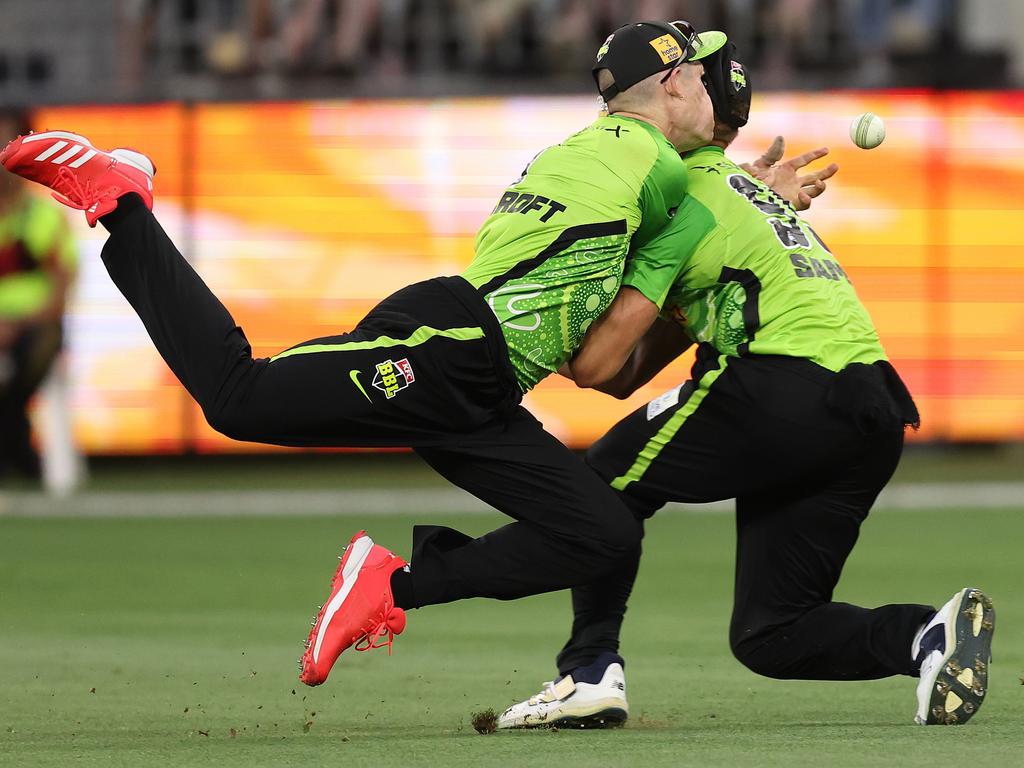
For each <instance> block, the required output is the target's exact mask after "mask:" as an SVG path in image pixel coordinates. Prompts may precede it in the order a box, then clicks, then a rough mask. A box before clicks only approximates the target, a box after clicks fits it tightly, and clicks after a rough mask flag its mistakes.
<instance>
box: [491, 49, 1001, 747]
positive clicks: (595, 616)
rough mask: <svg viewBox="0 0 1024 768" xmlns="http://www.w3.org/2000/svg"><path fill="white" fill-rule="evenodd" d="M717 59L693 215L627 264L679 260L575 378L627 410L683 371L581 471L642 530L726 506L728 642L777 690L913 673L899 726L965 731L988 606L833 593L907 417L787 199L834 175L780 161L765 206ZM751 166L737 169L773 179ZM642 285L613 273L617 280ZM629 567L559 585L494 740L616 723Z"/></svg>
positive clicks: (853, 308) (584, 360)
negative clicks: (741, 152)
mask: <svg viewBox="0 0 1024 768" xmlns="http://www.w3.org/2000/svg"><path fill="white" fill-rule="evenodd" d="M731 54H732V51H731V50H730V49H729V48H726V49H723V51H722V52H721V54H720V55H718V56H716V57H711V58H709V59H707V60H706V62H705V66H706V68H707V69H708V81H709V90H710V91H711V96H712V101H713V102H714V103H715V107H716V114H717V115H718V123H717V125H716V134H715V140H714V141H713V142H712V144H711V145H709V146H706V147H703V148H700V149H697V150H694V151H692V152H690V153H687V154H686V155H685V160H686V165H687V176H688V187H687V188H688V198H687V201H686V202H685V203H684V204H683V205H682V206H680V208H679V211H678V212H677V214H676V218H675V219H674V220H673V221H672V223H671V224H670V225H669V227H668V228H666V229H665V230H664V231H663V232H662V233H661V234H660V235H658V236H657V237H655V238H654V239H653V240H651V241H650V242H648V243H647V244H645V245H643V246H641V247H640V253H639V254H638V255H640V256H642V257H645V258H649V259H651V260H652V261H659V262H660V263H668V259H667V258H666V257H665V256H659V255H658V254H660V252H662V251H668V252H673V253H675V254H676V255H677V257H678V258H677V261H676V264H677V269H678V273H677V276H676V278H675V281H674V283H673V284H672V287H671V289H670V290H669V291H668V293H667V295H666V296H665V297H664V301H663V302H662V303H661V304H660V307H661V319H660V320H658V321H655V322H654V323H653V324H652V325H650V328H649V330H648V331H647V333H646V334H645V335H644V336H643V338H642V339H641V340H640V342H639V343H638V344H637V345H636V347H635V348H634V350H633V352H632V353H631V355H630V356H629V357H628V359H627V360H626V361H625V364H624V365H622V366H621V367H620V369H619V370H618V372H617V373H616V374H615V375H614V376H612V377H607V376H605V375H604V374H594V372H593V370H592V369H593V367H594V366H603V370H607V368H608V363H607V361H606V359H605V357H604V356H605V355H606V354H607V350H606V348H604V347H602V354H601V355H599V356H597V358H594V357H589V358H588V346H589V345H590V344H591V342H593V341H595V340H596V341H598V342H599V343H600V342H601V340H600V338H598V337H599V336H600V335H602V332H601V328H600V326H598V327H596V328H595V330H594V331H593V332H592V333H591V334H590V335H589V336H588V337H587V339H586V340H585V342H584V344H583V347H582V349H581V351H580V352H579V353H578V354H577V356H576V358H575V359H574V361H573V363H572V365H571V366H570V367H569V368H570V369H571V372H573V373H577V372H579V373H583V374H584V375H585V376H589V377H590V380H592V381H593V380H596V381H597V383H596V386H597V388H599V389H602V390H603V391H606V392H609V393H611V394H614V395H617V396H620V397H626V396H628V395H629V394H631V393H632V392H633V391H634V390H635V389H636V388H637V387H638V386H640V385H641V384H643V383H645V382H646V381H648V380H650V378H651V377H652V376H653V375H654V374H655V373H656V372H657V371H658V370H660V369H661V368H663V367H664V366H665V365H666V364H667V363H668V362H670V361H671V360H672V359H674V358H675V357H677V356H678V355H679V354H680V353H681V352H682V351H683V350H685V349H686V348H688V347H689V346H691V345H692V344H697V357H696V362H695V363H694V366H693V370H692V379H691V380H690V381H687V382H686V383H684V384H681V385H680V386H678V387H675V388H674V389H672V390H670V391H669V392H667V393H666V394H664V395H662V396H661V397H658V398H656V399H655V400H653V401H651V402H650V403H648V404H647V405H646V406H645V407H643V408H640V409H639V410H638V411H636V412H635V413H633V414H632V415H630V416H628V417H626V418H625V419H623V420H622V421H621V422H619V423H618V424H617V425H615V426H614V427H613V428H612V429H611V430H610V431H609V432H608V434H607V435H605V436H604V437H603V438H601V439H600V440H599V441H598V442H597V443H595V444H594V446H593V447H592V448H591V449H590V451H589V452H588V454H587V462H588V463H589V464H590V466H591V467H593V468H594V470H595V471H597V473H598V474H600V475H601V476H602V477H603V478H605V480H606V481H607V482H608V483H609V484H610V485H611V487H612V488H614V489H615V491H616V492H617V493H618V494H619V497H620V498H621V499H622V501H623V502H624V503H625V504H626V505H627V506H628V507H629V508H630V509H631V510H632V511H633V513H634V514H635V515H636V516H637V518H638V519H641V520H642V519H646V518H649V517H650V516H651V515H653V514H654V513H655V512H656V511H657V510H658V509H659V508H660V507H661V506H663V505H664V504H665V503H666V502H669V501H677V502H688V503H702V502H710V501H718V500H723V499H731V498H735V499H736V526H737V550H736V582H735V599H734V607H733V616H732V622H731V626H730V628H729V641H730V645H731V648H732V651H733V653H734V654H735V656H736V658H737V659H738V660H739V661H740V662H742V663H743V664H744V665H746V666H747V667H748V668H749V669H751V670H753V671H754V672H756V673H758V674H761V675H766V676H769V677H774V678H781V679H804V680H870V679H875V678H881V677H887V676H891V675H909V676H912V677H917V678H919V682H918V686H917V699H918V706H917V711H916V714H915V720H916V721H917V722H918V723H921V724H953V723H963V722H965V721H966V720H968V719H969V718H970V717H971V716H972V715H973V714H974V713H975V712H976V711H977V710H978V708H979V707H980V706H981V704H982V702H983V701H984V697H985V693H986V686H987V680H988V665H989V663H990V661H991V641H992V632H993V629H994V612H993V609H992V601H991V600H990V599H989V598H988V597H986V596H985V595H984V594H983V593H982V592H980V591H979V590H977V589H975V588H971V587H967V588H964V589H961V590H960V591H958V592H957V593H956V594H955V595H954V596H953V598H952V599H951V600H950V601H949V602H947V603H946V604H945V605H944V606H943V607H942V608H940V609H938V610H936V609H935V608H934V607H932V606H930V605H903V604H893V605H885V606H882V607H879V608H862V607H859V606H855V605H849V604H847V603H839V602H835V601H833V599H832V593H833V590H834V588H835V586H836V583H837V582H838V579H839V576H840V573H841V571H842V568H843V564H844V563H845V561H846V558H847V556H848V555H849V553H850V551H851V549H852V548H853V546H854V544H855V543H856V540H857V535H858V531H859V528H860V525H861V523H862V522H863V521H864V519H865V518H866V516H867V514H868V512H869V510H870V509H871V506H872V504H873V503H874V501H875V498H876V497H877V495H878V493H879V492H880V491H881V489H882V488H883V486H884V485H885V484H886V482H888V480H889V478H890V477H891V475H892V473H893V471H894V470H895V468H896V465H897V463H898V461H899V457H900V453H901V451H902V447H903V432H904V427H905V426H906V425H908V424H913V425H915V426H916V424H917V422H918V415H917V409H916V407H915V405H914V402H913V400H912V399H911V397H910V394H909V393H908V392H907V389H906V387H905V386H904V385H903V383H902V381H901V380H900V378H899V376H898V375H897V373H896V371H895V369H894V368H893V367H892V365H891V364H890V363H889V362H888V360H887V358H886V354H885V351H884V349H883V348H882V345H881V343H880V341H879V338H878V334H877V332H876V330H875V327H874V324H873V323H872V321H871V318H870V316H869V315H868V313H867V311H866V309H865V308H864V306H863V304H862V303H861V302H860V300H859V299H858V298H857V294H856V291H855V290H854V287H853V284H852V282H851V281H850V279H849V276H848V275H847V274H846V272H845V271H844V269H843V268H842V266H841V265H840V263H839V261H838V259H837V258H836V256H835V255H834V254H833V253H832V252H831V251H830V250H829V249H828V248H827V247H826V245H825V244H824V243H823V242H822V240H821V239H820V238H819V237H818V235H817V234H816V233H815V232H814V230H813V229H812V228H811V227H810V225H809V224H808V223H807V222H806V221H804V220H803V219H802V218H800V216H799V215H798V213H797V211H796V210H795V208H794V205H793V204H792V202H793V201H802V202H803V203H804V204H809V202H810V200H809V196H815V195H816V194H819V193H820V191H821V190H822V189H823V186H822V183H823V181H824V178H827V176H829V175H831V172H834V170H833V169H828V170H826V171H825V172H824V173H821V172H819V173H818V174H811V175H808V176H805V177H802V178H796V177H795V175H794V174H793V173H792V171H793V167H792V166H790V167H789V168H788V169H781V170H788V171H789V172H790V174H789V178H788V179H787V180H785V181H784V182H783V183H781V184H779V183H777V184H776V187H777V188H779V189H781V190H782V191H783V192H784V194H781V195H780V194H779V193H778V192H776V191H775V190H773V189H772V188H770V187H768V186H767V185H766V184H765V183H763V182H762V181H761V180H760V179H759V178H756V177H755V175H752V174H751V173H748V172H747V171H746V170H744V169H743V168H741V167H740V166H738V165H737V164H735V163H734V162H732V161H731V160H729V159H728V158H727V157H726V156H725V154H724V148H725V147H726V146H728V144H729V142H730V141H732V139H733V138H735V136H736V133H737V129H738V128H739V127H740V126H741V125H742V124H744V123H745V122H746V116H747V109H746V107H747V106H749V82H748V79H747V75H746V72H745V70H744V69H743V67H742V65H740V64H739V63H738V62H736V61H735V60H734V58H733V57H732V55H731ZM716 67H718V68H717V69H716ZM716 75H717V77H716ZM716 83H717V84H718V88H717V89H716V88H715V84H716ZM740 83H742V87H739V86H738V84H740ZM729 86H731V87H729ZM716 90H717V91H718V93H716ZM744 92H745V95H744ZM737 102H739V107H737ZM823 153H824V151H823V150H822V151H818V152H816V153H811V154H810V155H808V156H806V157H804V158H801V159H800V160H799V161H798V162H797V163H796V165H797V166H798V165H800V164H801V163H803V162H805V161H806V160H807V159H808V158H809V157H813V156H816V155H817V156H820V155H822V154H823ZM767 165H771V163H768V164H766V165H763V166H761V167H755V168H753V169H752V170H754V171H755V173H756V174H757V175H761V176H763V175H766V174H775V173H776V172H777V171H779V170H780V169H773V168H768V167H766V166H767ZM830 171H831V172H830ZM787 189H788V192H786V190H787ZM808 190H809V191H808ZM648 279H649V278H648V276H640V275H637V274H636V273H634V272H633V271H632V270H631V269H630V268H628V267H627V273H626V275H625V278H624V281H623V282H624V284H625V285H626V286H638V285H639V286H643V285H646V283H645V281H646V280H648ZM626 290H630V289H629V288H626V289H624V291H626ZM616 302H617V303H618V302H619V300H618V299H617V300H616ZM615 311H616V307H614V306H613V307H612V309H611V310H610V313H614V312H615ZM608 348H609V349H610V347H608ZM595 360H596V362H594V361H595ZM620 362H622V358H621V357H620V358H619V359H618V360H617V361H616V362H614V363H613V364H612V367H613V368H614V366H616V365H618V363H620ZM639 560H640V548H639V547H637V548H636V549H635V550H634V552H633V558H632V559H631V560H626V561H622V563H621V565H620V566H619V567H618V568H617V569H616V570H615V571H613V572H611V573H609V574H607V575H605V576H603V577H602V578H601V579H599V580H597V581H596V582H594V583H592V584H590V585H587V586H583V587H576V588H575V589H574V590H573V609H574V612H575V621H574V623H573V628H572V633H571V637H570V639H569V641H568V643H566V645H565V647H564V648H563V649H562V651H561V653H560V654H559V656H558V659H557V665H558V670H559V676H558V677H557V678H556V679H555V680H554V681H553V682H551V683H547V684H545V686H544V688H543V690H541V692H540V693H538V694H537V695H536V696H534V697H532V698H530V699H528V700H526V701H523V702H520V703H518V704H515V705H513V706H512V707H510V708H509V709H508V710H506V711H505V712H504V713H503V714H502V716H501V718H500V720H499V727H504V728H517V727H545V726H552V725H563V726H564V725H569V726H577V727H603V726H608V725H616V724H620V723H622V722H624V721H625V720H626V718H627V716H628V705H627V702H626V693H625V675H624V661H623V659H622V657H621V656H619V655H618V648H619V631H620V628H621V624H622V620H623V616H624V613H625V609H626V602H627V599H628V597H629V594H630V591H631V589H632V585H633V581H634V579H635V576H636V572H637V567H638V564H639ZM694 586H698V585H694ZM681 594H682V595H683V597H682V600H683V601H684V602H685V590H684V591H683V592H682V593H681Z"/></svg>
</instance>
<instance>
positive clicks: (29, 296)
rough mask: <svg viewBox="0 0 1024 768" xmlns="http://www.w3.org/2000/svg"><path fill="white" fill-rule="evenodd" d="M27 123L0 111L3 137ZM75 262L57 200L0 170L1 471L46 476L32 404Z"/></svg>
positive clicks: (58, 339) (56, 341)
mask: <svg viewBox="0 0 1024 768" xmlns="http://www.w3.org/2000/svg"><path fill="white" fill-rule="evenodd" d="M28 129H29V126H28V121H27V119H26V116H25V114H24V113H22V112H20V111H13V110H11V111H3V112H0V145H2V144H6V143H7V142H8V141H9V140H10V139H12V138H14V137H15V136H17V135H19V134H21V133H26V132H27V131H28ZM75 263H76V254H75V248H74V244H73V242H72V240H71V237H70V234H69V232H68V227H67V222H66V221H65V219H64V217H63V214H62V213H61V212H60V211H59V210H58V208H57V206H54V205H53V204H52V203H51V202H50V201H47V200H43V199H39V198H37V197H35V196H33V195H30V194H29V192H28V190H27V189H26V188H25V185H24V184H23V182H22V181H21V179H19V178H18V177H16V176H14V175H12V174H9V173H6V172H2V173H0V477H3V476H5V475H10V474H12V473H13V474H18V475H21V476H23V477H28V478H32V479H38V478H39V477H40V462H39V456H38V454H37V453H36V452H35V450H34V449H33V447H32V443H31V440H30V429H29V420H28V414H27V408H28V404H29V400H30V399H31V398H32V395H33V394H34V393H35V391H36V390H37V389H38V388H39V385H40V384H41V383H42V382H43V380H44V379H45V378H46V374H47V372H48V371H49V370H50V367H51V365H52V364H53V362H54V360H55V359H56V357H57V355H58V353H59V352H60V349H61V343H62V327H61V326H62V318H63V316H64V310H65V304H66V301H67V296H68V288H69V287H70V284H71V279H72V277H73V275H74V271H75Z"/></svg>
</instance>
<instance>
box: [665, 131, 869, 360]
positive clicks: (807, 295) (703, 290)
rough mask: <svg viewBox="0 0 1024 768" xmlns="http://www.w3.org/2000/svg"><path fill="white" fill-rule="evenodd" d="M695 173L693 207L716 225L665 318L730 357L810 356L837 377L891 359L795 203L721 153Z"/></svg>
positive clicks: (701, 157)
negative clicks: (844, 370)
mask: <svg viewBox="0 0 1024 768" xmlns="http://www.w3.org/2000/svg"><path fill="white" fill-rule="evenodd" d="M687 166H688V168H689V187H688V192H689V198H688V202H687V205H692V206H700V207H702V208H704V209H705V210H706V212H707V214H708V225H707V229H706V232H705V233H704V234H703V237H702V239H701V240H700V242H699V244H698V245H697V246H696V248H695V249H693V250H692V253H691V254H690V255H689V258H688V260H687V261H686V264H685V265H684V266H683V268H682V271H681V273H680V275H679V277H678V279H677V281H676V283H675V284H674V286H673V290H672V291H671V292H670V294H669V297H668V299H667V301H666V303H665V311H666V313H668V314H670V315H672V316H674V317H675V319H677V320H679V321H681V322H684V324H685V325H686V326H687V328H688V331H689V333H690V334H691V335H692V336H693V337H694V338H695V339H696V340H698V341H708V342H710V343H712V344H713V346H715V348H716V349H718V350H719V351H720V352H722V353H724V354H731V355H736V354H739V355H742V354H746V353H748V352H749V353H752V354H773V355H788V356H792V357H803V358H806V359H809V360H812V361H814V362H816V363H818V364H819V365H821V366H824V367H825V368H828V369H830V370H833V371H838V370H841V369H842V368H844V367H845V366H846V365H848V364H850V363H853V362H861V363H871V362H875V361H877V360H884V359H885V352H884V350H883V349H882V346H881V343H880V342H879V339H878V334H877V331H876V330H875V327H874V324H873V323H872V321H871V317H870V316H869V314H868V312H867V310H866V309H865V307H864V305H863V304H862V303H861V301H860V299H859V298H858V297H857V294H856V291H855V290H854V287H853V285H852V283H851V282H850V280H849V278H848V276H847V275H846V272H845V271H844V270H843V268H842V266H840V264H839V261H838V260H837V259H836V257H835V256H834V255H833V254H832V253H831V252H830V251H829V250H828V248H827V247H826V246H825V244H824V243H823V242H822V241H821V240H820V239H819V238H818V236H817V234H816V233H815V232H814V231H813V230H812V229H811V227H810V225H809V224H808V223H807V222H806V221H804V220H803V219H801V218H800V217H799V216H798V215H797V214H796V213H795V212H794V211H793V209H792V207H791V206H790V205H789V204H788V203H787V202H786V201H784V200H783V199H782V198H781V197H779V196H778V195H777V194H776V193H775V192H774V191H772V190H771V189H770V188H769V187H767V186H766V185H765V184H763V183H761V182H759V181H757V180H755V179H753V178H751V176H750V175H749V174H747V173H746V172H745V171H743V170H742V169H741V168H739V166H737V165H736V164H735V163H733V162H732V161H730V160H729V159H728V158H726V157H725V155H724V153H723V152H722V150H721V149H719V148H717V147H705V148H703V149H701V150H697V151H696V152H693V153H691V154H690V155H689V156H688V157H687ZM682 211H683V209H682V208H681V209H680V213H682ZM689 218H690V220H693V219H694V218H695V217H694V216H692V215H691V216H690V217H689ZM678 219H679V217H678V216H677V220H678ZM676 223H677V222H673V226H675V225H676ZM678 223H679V224H683V223H684V222H683V221H681V220H680V221H679V222H678ZM672 228H673V227H669V228H667V229H666V231H665V232H664V233H663V234H662V236H661V237H662V238H671V236H672V234H671V229H672ZM677 239H678V238H677ZM691 239H692V238H691ZM652 247H657V243H654V244H652Z"/></svg>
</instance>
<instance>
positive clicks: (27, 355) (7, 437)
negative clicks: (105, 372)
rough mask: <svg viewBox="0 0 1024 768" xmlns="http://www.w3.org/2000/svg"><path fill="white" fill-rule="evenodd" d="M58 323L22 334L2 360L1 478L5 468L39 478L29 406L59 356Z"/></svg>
mask: <svg viewBox="0 0 1024 768" xmlns="http://www.w3.org/2000/svg"><path fill="white" fill-rule="evenodd" d="M61 340H62V330H61V324H60V322H49V323H43V324H39V325H35V326H32V327H30V328H28V329H26V330H23V331H22V332H21V333H20V334H19V335H18V336H17V338H16V339H15V340H14V343H13V344H12V345H11V347H10V348H9V349H8V350H7V351H6V354H5V355H4V356H3V357H4V358H5V359H4V363H5V365H4V367H5V368H6V370H4V371H3V375H2V376H0V475H2V474H3V470H4V465H6V466H7V467H9V468H11V469H14V470H16V471H17V472H18V473H19V474H20V475H23V476H25V477H28V478H38V477H39V476H40V472H41V467H40V460H39V455H38V454H37V453H36V451H35V449H34V448H33V447H32V440H31V425H30V423H29V418H28V404H29V401H31V399H32V397H33V396H34V395H35V393H36V391H37V390H38V389H39V387H40V385H41V384H42V383H43V380H44V379H45V378H46V374H47V373H48V372H49V370H50V367H51V366H52V365H53V361H54V360H55V359H56V357H57V354H58V353H59V352H60V347H61Z"/></svg>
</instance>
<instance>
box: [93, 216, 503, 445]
mask: <svg viewBox="0 0 1024 768" xmlns="http://www.w3.org/2000/svg"><path fill="white" fill-rule="evenodd" d="M101 221H102V223H103V224H104V225H105V226H107V227H108V228H109V229H110V231H111V236H110V238H109V240H108V241H107V243H106V245H105V246H104V248H103V253H102V258H103V262H104V264H105V265H106V267H107V270H108V271H109V273H110V275H111V277H112V279H113V281H114V283H115V284H116V285H117V287H118V288H119V289H120V291H121V292H122V293H123V294H124V295H125V297H126V298H127V299H128V301H129V303H131V305H132V307H133V308H134V309H135V311H136V312H137V313H138V315H139V317H140V318H141V319H142V322H143V324H144V325H145V327H146V330H147V331H148V333H149V335H150V337H151V338H152V339H153V342H154V344H155V346H156V348H157V350H158V351H159V352H160V354H161V356H162V357H163V358H164V360H165V361H166V362H167V364H168V366H169V367H170V368H171V370H172V371H173V372H174V374H175V375H176V376H177V377H178V379H179V380H180V381H181V382H182V384H183V385H184V386H185V387H186V389H187V390H188V391H189V393H190V394H191V395H192V396H193V397H194V398H195V400H196V402H198V403H199V405H200V406H201V407H202V409H203V412H204V414H205V415H206V418H207V420H208V421H209V422H210V424H211V425H212V426H213V427H214V428H215V429H217V430H218V431H220V432H222V433H224V434H226V435H228V436H229V437H233V438H235V439H238V440H249V441H254V442H267V443H276V444H281V445H304V446H317V445H320V446H330V445H334V446H353V445H416V444H419V443H422V442H437V441H438V440H441V439H447V435H449V434H451V433H453V432H454V433H458V432H460V431H467V430H472V429H475V428H476V427H477V426H478V425H479V423H482V422H486V421H487V420H488V419H493V418H494V417H495V412H494V409H495V408H497V407H499V405H500V403H501V401H502V400H503V398H506V397H507V392H504V391H502V388H501V385H500V382H498V381H497V380H496V378H495V376H494V375H493V370H495V368H496V366H489V361H490V358H489V354H490V353H489V351H488V349H487V346H488V341H487V339H485V338H484V336H485V334H484V331H483V329H482V328H481V327H479V326H478V325H474V320H475V319H474V318H473V317H471V316H469V315H468V314H467V313H466V312H464V311H462V307H461V305H460V304H459V303H458V302H457V301H453V300H452V296H451V295H450V293H448V292H447V291H446V289H445V288H443V287H442V286H440V285H433V284H426V283H424V284H418V285H417V286H413V287H410V288H408V289H404V290H403V291H400V292H399V293H397V294H395V295H394V296H392V297H389V298H388V299H386V300H384V301H383V302H381V304H379V305H378V306H377V307H376V308H375V309H374V310H373V311H372V312H371V313H370V315H368V316H367V317H366V318H364V320H363V321H361V322H360V323H359V325H358V326H357V327H356V328H355V329H354V330H353V331H352V332H350V333H346V334H341V335H339V336H334V337H328V338H321V339H314V340H312V341H309V342H305V343H303V344H301V345H299V346H298V347H296V348H292V349H289V350H286V351H285V352H283V353H281V354H279V355H277V356H276V357H274V358H271V359H254V358H253V356H252V351H251V348H250V346H249V342H248V340H247V339H246V337H245V334H244V333H243V332H242V329H241V328H240V327H238V325H237V324H236V323H235V321H234V319H233V318H232V317H231V314H230V313H229V312H228V310H227V309H226V308H225V307H224V305H223V304H221V302H220V301H219V300H218V299H217V297H216V296H215V295H214V294H213V293H212V292H211V291H210V289H209V288H208V287H207V286H206V284H205V283H204V282H203V280H202V279H201V278H200V277H199V275H197V274H196V272H195V271H194V270H193V269H192V267H191V266H190V265H189V264H188V263H187V262H186V261H185V259H184V258H183V257H182V255H181V254H180V253H179V252H178V250H177V248H176V247H175V246H174V244H173V243H172V242H171V240H170V239H169V238H168V237H167V235H166V234H165V233H164V231H163V229H162V228H161V227H160V224H159V223H158V222H157V221H156V219H155V218H154V217H153V215H152V214H151V213H150V212H149V211H148V210H146V208H145V206H144V205H143V204H142V202H141V200H140V199H139V198H138V197H135V196H127V197H124V198H122V199H121V201H120V205H119V206H118V208H117V210H116V211H115V212H114V213H112V214H110V215H108V216H106V217H105V218H103V219H102V220H101ZM435 326H436V327H435ZM453 361H454V362H453ZM450 369H451V370H450ZM453 370H457V371H458V374H459V375H458V376H457V375H455V374H454V373H453ZM488 372H491V373H490V374H489V373H488ZM460 376H461V377H462V378H465V377H467V376H474V377H475V378H474V379H473V380H472V382H471V383H472V384H473V386H472V387H471V389H472V392H471V393H470V394H467V391H468V390H469V389H470V387H468V386H466V384H467V382H466V381H463V380H461V379H460Z"/></svg>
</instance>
